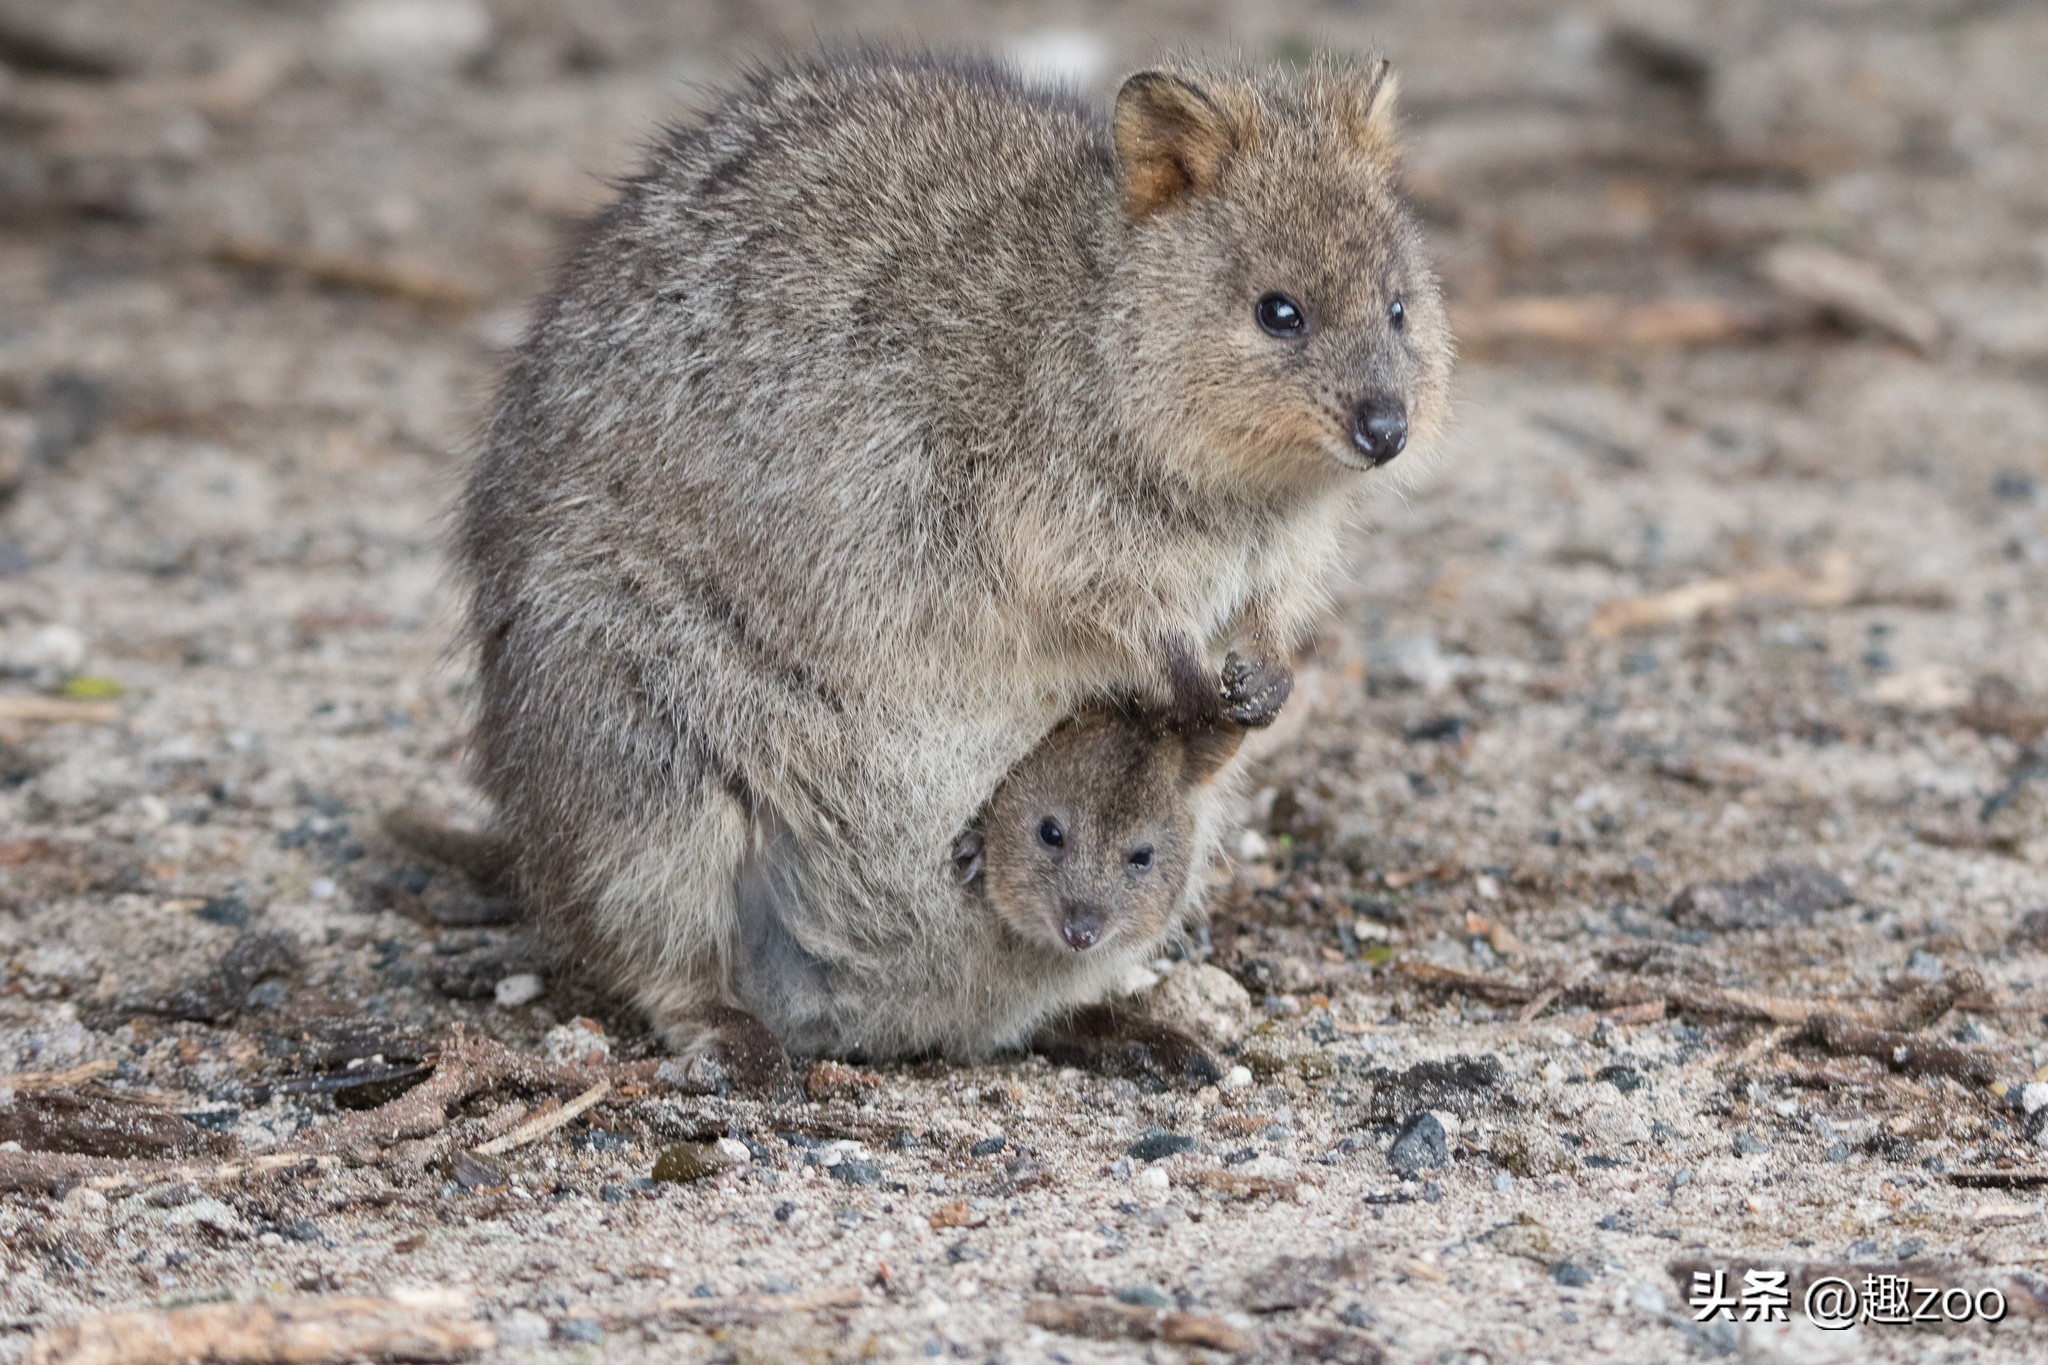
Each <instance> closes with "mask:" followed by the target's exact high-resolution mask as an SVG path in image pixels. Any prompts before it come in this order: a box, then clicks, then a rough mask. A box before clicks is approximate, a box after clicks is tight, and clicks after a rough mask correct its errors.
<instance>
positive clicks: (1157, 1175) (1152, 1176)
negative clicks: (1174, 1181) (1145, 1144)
mask: <svg viewBox="0 0 2048 1365" xmlns="http://www.w3.org/2000/svg"><path fill="white" fill-rule="evenodd" d="M1138 1183H1139V1184H1140V1185H1143V1186H1144V1187H1145V1188H1146V1189H1148V1190H1163V1189H1165V1188H1166V1183H1167V1182H1166V1172H1165V1171H1162V1170H1160V1169H1159V1168H1158V1167H1157V1166H1147V1167H1146V1168H1145V1169H1144V1170H1142V1171H1140V1172H1138Z"/></svg>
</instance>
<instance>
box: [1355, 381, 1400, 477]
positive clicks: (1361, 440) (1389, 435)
mask: <svg viewBox="0 0 2048 1365" xmlns="http://www.w3.org/2000/svg"><path fill="white" fill-rule="evenodd" d="M1351 441H1352V444H1354V445H1356V446H1357V447H1358V448H1359V449H1360V450H1362V451H1364V452H1365V458H1366V459H1368V460H1370V461H1372V463H1373V464H1374V466H1375V467H1377V466H1379V465H1383V464H1385V463H1386V462H1387V461H1389V460H1391V459H1393V458H1394V457H1395V456H1396V455H1399V454H1400V453H1401V451H1402V450H1403V449H1404V448H1406V446H1407V444H1408V414H1407V412H1406V411H1404V410H1403V409H1402V407H1401V405H1400V404H1399V403H1390V402H1388V401H1387V400H1386V399H1384V398H1368V399H1366V400H1365V401H1364V402H1363V403H1360V404H1359V405H1358V411H1357V412H1355V413H1353V414H1352V417H1351Z"/></svg>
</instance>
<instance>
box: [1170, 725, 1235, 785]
mask: <svg viewBox="0 0 2048 1365" xmlns="http://www.w3.org/2000/svg"><path fill="white" fill-rule="evenodd" d="M1243 743H1244V727H1243V726H1242V725H1232V724H1231V723H1230V722H1229V721H1224V722H1222V723H1221V724H1218V725H1204V726H1202V727H1200V728H1199V729H1195V730H1190V731H1189V732H1188V736H1187V746H1188V747H1187V761H1186V764H1185V766H1183V767H1182V769H1181V785H1183V786H1184V787H1187V788H1189V789H1190V790H1192V789H1193V788H1195V787H1199V786H1201V785H1202V784H1203V783H1204V782H1207V781H1208V780H1209V779H1210V778H1212V777H1214V776H1216V774H1217V773H1220V772H1222V771H1223V765H1224V764H1226V763H1228V762H1230V760H1231V759H1232V758H1234V757H1236V756H1237V750H1238V747H1239V746H1240V745H1242V744H1243Z"/></svg>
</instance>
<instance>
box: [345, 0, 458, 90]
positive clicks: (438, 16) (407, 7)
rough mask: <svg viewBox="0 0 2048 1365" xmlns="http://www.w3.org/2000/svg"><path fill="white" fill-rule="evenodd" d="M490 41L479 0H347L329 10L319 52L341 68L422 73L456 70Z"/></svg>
mask: <svg viewBox="0 0 2048 1365" xmlns="http://www.w3.org/2000/svg"><path fill="white" fill-rule="evenodd" d="M490 45H491V12H490V10H488V9H486V8H485V7H484V4H483V0H349V3H347V4H344V5H342V6H340V7H339V8H338V9H335V10H334V11H332V17H331V18H329V20H328V22H327V35H326V44H325V46H324V49H323V54H324V56H325V57H326V59H327V60H328V62H330V63H331V64H332V65H334V66H335V67H338V68H340V69H342V70H345V71H362V72H370V73H373V74H376V75H379V76H405V75H413V74H420V75H427V74H433V73H436V72H452V71H458V70H460V69H461V68H463V67H465V66H467V65H469V64H470V63H471V62H473V61H475V60H476V59H477V58H479V57H481V56H483V54H484V53H485V52H486V51H487V50H489V48H490Z"/></svg>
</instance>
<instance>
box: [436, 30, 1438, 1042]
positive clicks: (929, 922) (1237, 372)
mask: <svg viewBox="0 0 2048 1365" xmlns="http://www.w3.org/2000/svg"><path fill="white" fill-rule="evenodd" d="M1391 101H1392V86H1391V82H1390V81H1389V80H1388V79H1387V76H1386V73H1385V70H1384V67H1383V65H1381V64H1377V63H1366V64H1363V65H1360V66H1356V67H1349V66H1323V67H1318V68H1315V69H1312V70H1305V71H1303V70H1284V71H1271V72H1265V73H1260V74H1254V75H1240V74H1235V73H1230V72H1225V71H1211V70H1197V69H1192V68H1190V69H1187V70H1183V71H1179V72H1176V73H1158V72H1154V73H1143V74H1141V75H1140V76H1138V77H1134V78H1133V79H1132V80H1131V81H1130V82H1129V83H1127V84H1126V85H1125V87H1124V90H1123V93H1122V94H1121V95H1120V96H1119V100H1118V105H1117V110H1116V114H1115V117H1114V119H1113V120H1109V121H1105V120H1103V119H1101V118H1100V117H1099V116H1097V115H1096V114H1094V113H1092V112H1091V111H1090V110H1089V109H1087V108H1086V107H1084V106H1082V105H1080V104H1079V103H1076V102H1074V101H1072V100H1069V99H1067V98H1064V97H1059V96H1054V95H1048V94H1045V93H1040V92H1035V91H1031V90H1028V89H1026V88H1025V87H1023V86H1022V85H1021V84H1019V83H1018V82H1016V81H1015V80H1014V79H1013V78H1011V77H1010V76H1008V75H1006V74H1004V73H1003V72H1002V71H1000V70H998V69H996V68H994V67H988V66H979V65H972V64H958V63H951V62H947V61H942V60H938V59H933V58H926V57H891V56H884V55H877V54H862V55H856V56H852V57H848V58H845V59H842V60H836V61H824V62H818V63H815V64H809V65H795V66H789V67H786V68H782V69H776V70H764V71H761V72H758V73H756V74H755V75H754V76H753V77H752V78H751V79H749V80H748V81H747V82H745V83H744V84H743V85H742V86H741V87H740V88H739V89H737V90H735V91H734V92H732V93H731V94H730V95H729V96H728V97H727V98H726V99H724V100H723V101H722V102H720V103H719V104H718V105H717V106H716V107H715V108H713V109H711V110H710V111H709V112H708V113H706V114H704V115H703V116H702V117H701V118H699V119H697V120H695V121H693V122H691V123H688V124H686V125H684V126H681V127H678V128H677V129H675V130H674V131H673V132H671V133H670V134H668V135H667V136H666V137H665V138H664V139H663V140H662V141H661V142H660V144H659V145H658V147H657V148H656V149H655V150H654V152H653V154H652V156H651V158H650V160H649V162H648V164H647V165H646V167H645V169H644V170H642V171H641V172H640V173H639V174H638V175H637V176H635V177H634V178H633V179H631V180H630V181H629V182H627V183H626V184H625V185H624V186H623V189H622V193H621V194H620V197H619V198H618V200H617V201H616V202H615V203H614V204H613V205H612V206H611V207H610V208H609V209H607V210H606V211H605V212H604V213H602V214H601V215H599V217H598V218H597V219H596V220H594V221H593V222H592V223H591V224H590V225H589V226H588V228H587V230H586V231H585V232H584V233H583V235H582V236H581V238H580V240H579V242H578V243H577V245H576V246H575V247H574V249H573V250H572V252H571V253H570V255H569V257H568V259H567V260H566V262H565V264H564V266H563V269H562V271H561V274H560V277H559V281H558V283H557V285H556V287H555V289H554V291H553V293H552V294H551V295H550V297H549V298H548V299H547V300H546V301H545V303H544V304H543V306H542V307H541V309H540V311H539V313H538V315H537V317H536V319H535V321H534V323H533V325H532V327H531V329H530V331H529V333H528V335H527V336H526V338H525V340H524V342H523V344H522V345H521V346H520V348H519V349H518V351H517V353H516V355H515V357H514V359H513V361H512V363H511V364H510V366H509V369H508V372H507V374H506V376H505V380H504V384H503V388H502V391H501V395H500V398H499V402H498V406H497V409H496V412H495V415H494V418H493V420H492V422H491V424H490V427H489V431H488V434H487V437H486V440H485V444H484V448H483V450H482V451H481V453H480V454H479V456H478V457H477V459H476V461H475V462H474V465H473V468H472V471H471V474H470V478H469V483H468V486H467V490H466V493H465V496H464V499H463V503H462V506H461V509H460V526H459V533H458V541H457V547H456V548H457V558H458V561H459V563H460V564H461V566H462V568H463V569H464V570H465V572H466V574H467V577H468V580H469V583H470V589H471V596H470V610H469V631H470V635H471V638H472V640H473V643H474V646H475V648H476V651H477V655H478V661H479V669H480V677H479V680H480V710H479V714H478V716H477V722H476V730H475V744H474V748H475V753H476V757H477V761H478V766H477V773H478V777H479V780H480V782H481V784H482V786H483V787H484V789H485V791H486V792H487V793H488V795H489V796H490V797H491V798H492V799H493V801H494V803H495V807H496V820H497V826H496V831H497V834H498V837H500V838H501V839H502V840H503V842H504V846H505V847H506V848H508V849H510V850H512V852H513V855H514V857H515V859H516V870H515V880H516V882H517V885H518V888H519V893H520V897H521V899H522V900H523V902H524V903H525V904H526V906H527V907H528V910H529V914H530V916H531V918H532V920H533V922H534V924H535V925H536V927H538V928H539V929H541V930H543V931H544V932H546V933H549V934H552V935H553V936H554V937H555V938H556V939H557V941H558V944H559V946H560V948H561V950H562V951H564V952H567V953H571V954H574V955H576V956H578V957H579V958H581V959H582V960H583V961H584V962H585V963H586V964H587V965H589V966H592V967H594V968H596V970H597V971H598V972H599V973H600V974H601V975H602V976H604V977H606V978H608V979H609V980H611V981H612V982H613V983H614V984H615V985H617V986H618V987H620V988H621V989H622V990H624V991H625V992H626V993H627V994H629V995H630V996H632V997H633V998H634V999H636V1000H637V1002H638V1003H639V1004H640V1005H641V1006H642V1007H644V1008H645V1009H646V1010H647V1011H648V1012H649V1013H650V1014H651V1016H652V1017H653V1019H654V1021H655V1022H656V1024H657V1025H658V1026H659V1027H660V1028H661V1029H662V1030H663V1031H664V1032H665V1034H666V1035H667V1036H668V1038H669V1040H670V1041H671V1042H672V1043H673V1044H675V1045H677V1046H688V1045H690V1044H691V1043H692V1042H693V1041H694V1040H695V1039H696V1038H697V1036H698V1033H699V1030H700V1029H701V1028H702V1027H703V1021H704V1019H705V1018H706V1017H708V1016H707V1012H708V1011H714V1010H719V1009H730V1008H732V1007H735V1006H736V1007H739V1008H743V1009H745V1010H748V1011H751V1012H752V1013H753V1014H754V1015H756V1016H757V1017H758V1018H759V1019H760V1020H761V1021H762V1022H763V1023H765V1024H766V1025H767V1026H768V1028H769V1029H770V1030H771V1031H772V1032H773V1033H774V1034H775V1035H776V1036H777V1037H779V1038H780V1039H781V1040H782V1041H783V1042H784V1043H786V1044H787V1045H789V1046H790V1047H792V1048H796V1049H800V1050H806V1051H821V1052H836V1053H864V1054H866V1055H869V1056H877V1057H879V1056H890V1055H904V1054H910V1053H919V1052H928V1051H939V1052H943V1053H947V1054H950V1055H955V1056H975V1055H981V1054H985V1053H987V1052H990V1051H992V1050H996V1049H1000V1048H1005V1047H1010V1046H1014V1045H1016V1044H1017V1043H1019V1042H1021V1041H1022V1040H1024V1039H1025V1038H1026V1037H1028V1036H1029V1035H1030V1033H1031V1031H1032V1029H1033V1028H1034V1027H1035V1026H1036V1025H1037V1024H1038V1023H1039V1022H1040V1021H1042V1020H1044V1019H1046V1018H1048V1017H1050V1016H1051V1015H1053V1014H1056V1013H1058V1012H1060V1011H1064V1010H1067V1009H1069V1008H1071V1007H1074V1006H1077V1005H1081V1004H1086V1003H1088V1002H1091V1001H1094V1000H1097V999H1100V998H1101V997H1102V996H1103V995H1104V994H1105V993H1106V992H1107V991H1108V990H1109V989H1110V988H1111V986H1112V985H1113V983H1114V982H1115V981H1116V980H1117V979H1118V978H1119V977H1120V976H1122V975H1123V974H1124V973H1125V971H1126V970H1127V968H1128V967H1129V965H1130V964H1131V963H1132V962H1134V961H1137V960H1140V959H1142V958H1143V957H1145V956H1146V955H1147V954H1148V953H1149V952H1150V951H1152V950H1153V948H1154V947H1155V946H1156V944H1155V943H1144V942H1139V941H1137V940H1135V939H1133V940H1132V941H1129V942H1127V943H1121V944H1116V945H1109V948H1110V950H1109V951H1103V952H1091V953H1088V954H1069V955H1067V956H1066V957H1065V958H1061V957H1058V956H1055V955H1051V954H1042V953H1030V952H1022V951H1020V950H1019V949H1020V940H1019V938H1018V936H1017V935H1016V934H1015V933H1014V932H1013V931H1012V930H1011V929H1010V928H1009V927H1008V926H1007V925H1005V924H1004V922H1003V921H1002V919H1001V917H1000V916H995V915H991V914H989V913H987V910H986V907H984V906H982V905H980V904H979V902H978V898H977V897H976V896H975V895H974V894H973V893H972V891H971V889H970V888H963V887H961V886H960V885H958V884H957V881H956V879H955V878H953V877H952V876H951V875H949V871H950V869H949V867H948V864H949V859H950V853H951V845H952V841H953V839H954V837H955V835H956V834H957V833H958V832H959V831H960V829H961V828H962V827H963V825H964V824H965V823H966V822H967V821H968V819H969V818H970V817H971V816H972V815H973V813H974V812H976V811H977V810H978V809H980V808H981V806H982V805H983V803H984V801H985V800H986V799H987V798H988V797H989V795H990V794H991V793H992V792H993V791H995V790H996V788H997V785H998V783H999V781H1000V780H1001V779H1002V777H1003V776H1004V774H1005V773H1007V772H1008V771H1010V769H1011V768H1012V767H1013V766H1014V765H1015V764H1016V763H1017V762H1018V760H1019V759H1020V758H1022V757H1023V756H1024V755H1025V754H1026V753H1028V752H1029V751H1030V750H1031V749H1032V747H1033V746H1034V745H1035V744H1036V743H1037V742H1038V741H1039V740H1040V738H1041V737H1043V736H1044V735H1045V734H1046V733H1047V732H1048V731H1049V730H1050V729H1052V727H1053V726H1054V725H1055V724H1056V723H1057V722H1058V721H1059V720H1060V719H1061V718H1062V717H1064V716H1067V715H1069V714H1072V713H1074V712H1076V711H1077V710H1080V709H1082V708H1084V707H1085V706H1087V705H1089V704H1091V703H1094V702H1098V701H1100V700H1101V699H1103V698H1105V697H1110V696H1119V695H1130V694H1139V695H1143V696H1146V697H1149V698H1151V699H1153V700H1154V701H1155V702H1156V703H1157V704H1158V705H1160V706H1162V707H1165V708H1167V709H1168V710H1170V711H1171V712H1172V713H1173V714H1174V715H1175V716H1177V717H1178V718H1179V719H1181V720H1182V721H1185V722H1188V723H1207V722H1210V721H1213V720H1214V719H1215V718H1216V712H1217V710H1218V708H1219V707H1223V708H1226V709H1228V710H1229V711H1230V712H1231V713H1232V714H1240V713H1242V714H1243V715H1245V716H1250V717H1253V718H1270V713H1271V711H1272V710H1274V709H1276V708H1277V706H1278V704H1279V701H1280V699H1283V698H1284V696H1285V682H1286V679H1287V677H1288V675H1287V672H1286V660H1287V658H1288V656H1289V653H1290V651H1291V650H1292V649H1293V648H1294V647H1295V646H1296V645H1297V644H1298V643H1299V641H1300V640H1301V638H1302V637H1303V635H1304V633H1305V632H1306V630H1307V628H1308V627H1309V626H1310V624H1311V623H1312V622H1313V621H1314V620H1315V618H1316V616H1317V615H1318V613H1319V611H1320V610H1321V609H1322V607H1323V605H1324V601H1325V596H1324V594H1325V589H1326V585H1327V583H1328V582H1329V580H1330V578H1331V576H1332V573H1333V569H1334V567H1335V564H1336V561H1337V557H1338V549H1339V544H1338V542H1339V534H1340V530H1341V528H1342V527H1343V525H1344V524H1345V522H1346V519H1347V517H1348V515H1349V514H1350V513H1351V512H1352V511H1353V510H1354V509H1355V508H1356V506H1357V505H1358V503H1359V501H1360V499H1361V497H1362V496H1363V495H1364V494H1365V492H1366V490H1367V489H1368V488H1369V487H1370V486H1371V485H1372V484H1373V483H1374V482H1376V481H1379V480H1382V479H1384V478H1385V477H1386V475H1385V474H1382V473H1378V472H1371V471H1369V470H1368V469H1367V468H1366V465H1367V463H1368V462H1365V461H1362V460H1361V459H1360V458H1359V456H1358V451H1357V450H1356V449H1354V447H1353V446H1352V444H1351V443H1350V440H1349V432H1350V429H1351V420H1350V419H1351V415H1352V413H1353V412H1354V410H1355V409H1356V407H1357V405H1358V404H1360V403H1361V402H1362V401H1364V400H1365V399H1368V398H1372V399H1375V400H1377V401H1382V402H1394V403H1398V404H1399V405H1400V406H1401V408H1402V410H1404V411H1405V412H1406V414H1407V418H1408V422H1409V427H1410V431H1411V433H1412V434H1411V444H1412V445H1413V446H1417V447H1426V446H1428V445H1429V444H1430V441H1431V438H1432V437H1433V435H1434V434H1435V432H1436V431H1437V429H1438V428H1439V427H1440V425H1441V424H1442V421H1443V417H1444V412H1445V407H1446V402H1447V399H1446V392H1447V385H1448V373H1449V368H1450V356H1451V347H1450V340H1449V335H1448V331H1447V328H1446V324H1445V321H1444V316H1443V310H1442V307H1441V304H1440V302H1439V299H1438V294H1437V288H1436V284H1435V281H1434V278H1433V277H1432V275H1431V273H1430V271H1429V269H1428V266H1427V264H1426V263H1425V260H1424V257H1423V253H1422V250H1421V246H1420V242H1419V239H1418V235H1417V232H1416V229H1415V227H1414V226H1413V223H1412V221H1411V219H1410V217H1409V215H1408V214H1407V212H1406V211H1405V209H1404V208H1403V207H1402V204H1401V202H1400V200H1399V197H1398V195H1397V193H1396V190H1395V184H1394V173H1395V168H1394V143H1393V132H1392V113H1391ZM1276 289H1279V290H1286V291H1289V292H1290V293H1291V294H1292V295H1293V296H1295V297H1296V298H1298V299H1300V300H1301V301H1302V303H1303V305H1304V307H1305V309H1306V311H1307V313H1308V314H1309V317H1310V321H1311V324H1312V325H1311V326H1310V328H1309V330H1308V331H1307V333H1306V335H1304V336H1301V337H1298V338H1293V339H1289V340H1284V341H1283V340H1279V339H1276V338H1275V337H1273V336H1270V335H1267V334H1266V333H1265V332H1263V331H1261V330H1260V327H1259V325H1258V324H1257V323H1255V322H1254V320H1253V316H1254V304H1255V302H1256V301H1257V300H1258V299H1259V298H1260V297H1261V295H1262V294H1264V293H1266V292H1268V291H1272V290H1276ZM1396 297H1398V298H1400V299H1402V300H1403V301H1404V303H1405V307H1406V321H1405V327H1402V328H1397V327H1394V326H1392V325H1390V322H1389V311H1388V308H1389V302H1390V301H1391V300H1392V299H1394V298H1396ZM1411 462H1412V460H1411ZM1226 653H1230V654H1232V656H1233V657H1232V658H1231V659H1230V660H1228V661H1227V662H1228V665H1229V668H1228V670H1227V671H1226V676H1225V679H1224V686H1222V687H1220V688H1219V686H1218V681H1217V679H1218V669H1219V666H1221V665H1222V664H1223V663H1224V662H1225V661H1224V660H1223V657H1222V656H1223V655H1225V654H1226ZM1229 778H1230V774H1229V771H1228V770H1226V772H1225V773H1224V774H1223V776H1222V779H1221V780H1219V781H1217V782H1214V783H1211V784H1208V785H1206V786H1204V787H1202V788H1201V789H1200V790H1199V791H1198V792H1197V793H1196V794H1195V801H1194V807H1193V832H1192V835H1191V845H1190V846H1191V849H1192V850H1193V851H1192V853H1191V858H1190V861H1191V864H1193V865H1200V863H1201V862H1202V861H1203V860H1205V859H1206V858H1208V857H1209V856H1211V851H1212V850H1213V849H1214V847H1215V845H1216V842H1217V838H1218V835H1219V825H1220V823H1221V820H1222V810H1223V807H1224V805H1225V801H1226V796H1227V793H1228V791H1229V787H1230V781H1229ZM1190 880H1191V882H1192V881H1195V880H1197V879H1193V878H1191V879H1190ZM1196 901H1197V896H1196V893H1195V892H1193V891H1190V892H1189V893H1188V895H1187V896H1186V897H1185V898H1184V900H1183V903H1182V909H1183V910H1184V911H1185V912H1187V913H1194V912H1195V911H1196V910H1197V909H1198V907H1197V904H1196Z"/></svg>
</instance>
